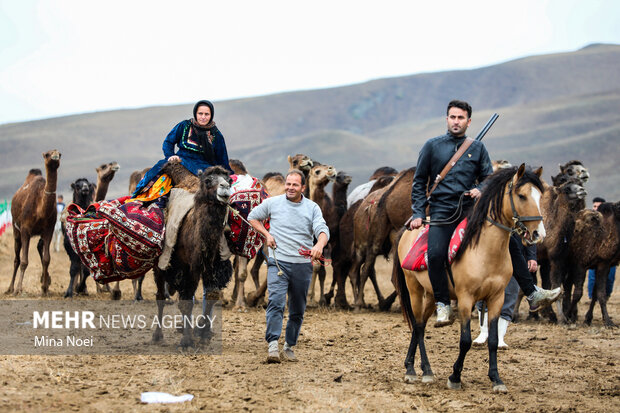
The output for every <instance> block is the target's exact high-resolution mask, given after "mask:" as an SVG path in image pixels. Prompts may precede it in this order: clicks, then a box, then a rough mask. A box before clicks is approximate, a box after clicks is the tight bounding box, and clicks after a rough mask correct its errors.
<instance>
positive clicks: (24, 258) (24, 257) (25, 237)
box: [9, 231, 30, 295]
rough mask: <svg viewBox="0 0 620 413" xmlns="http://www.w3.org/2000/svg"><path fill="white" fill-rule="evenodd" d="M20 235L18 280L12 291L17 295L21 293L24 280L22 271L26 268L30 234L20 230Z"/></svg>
mask: <svg viewBox="0 0 620 413" xmlns="http://www.w3.org/2000/svg"><path fill="white" fill-rule="evenodd" d="M21 235H22V250H21V257H20V263H19V280H18V281H17V288H15V292H14V293H13V294H14V295H19V294H21V293H22V282H23V281H24V273H25V272H26V268H28V249H29V248H30V234H24V233H23V231H22V234H21ZM11 284H12V283H11ZM11 286H12V285H11ZM9 288H10V287H9Z"/></svg>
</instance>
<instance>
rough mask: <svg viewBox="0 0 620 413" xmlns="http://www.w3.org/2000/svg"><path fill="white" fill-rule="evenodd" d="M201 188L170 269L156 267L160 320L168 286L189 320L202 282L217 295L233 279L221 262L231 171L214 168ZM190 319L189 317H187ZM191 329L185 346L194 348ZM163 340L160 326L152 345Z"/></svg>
mask: <svg viewBox="0 0 620 413" xmlns="http://www.w3.org/2000/svg"><path fill="white" fill-rule="evenodd" d="M198 179H199V185H200V188H199V190H198V191H197V192H196V197H195V199H194V207H193V208H192V209H191V210H190V211H189V212H188V214H187V215H186V216H185V218H184V220H183V223H182V225H181V227H180V228H179V233H178V238H177V244H176V246H175V249H174V252H173V254H172V258H171V261H170V267H169V268H168V269H166V270H161V269H159V267H157V266H155V268H154V274H155V283H156V285H157V295H156V297H157V308H158V317H159V318H158V319H159V320H162V316H163V310H164V300H165V283H166V282H167V283H168V284H169V286H170V290H171V292H174V291H178V292H179V310H180V311H181V314H182V315H183V317H184V319H190V317H191V314H192V308H193V297H194V294H195V293H196V288H197V287H198V283H199V282H200V280H201V279H202V283H203V285H204V286H205V287H206V289H207V291H212V292H215V291H217V292H218V297H219V291H220V290H221V289H222V288H224V287H225V286H226V284H227V283H228V281H229V280H230V275H231V272H232V268H231V267H230V261H220V260H219V242H220V238H221V236H222V234H223V232H224V218H225V217H226V215H227V214H228V207H227V205H228V199H229V197H230V193H231V192H230V183H231V179H230V177H229V175H228V171H227V170H226V169H224V168H222V167H220V166H212V167H209V168H207V169H206V170H205V171H204V172H203V173H201V175H200V177H199V178H198ZM185 317H187V318H185ZM205 327H207V328H205V329H204V330H202V333H203V334H202V338H203V339H205V338H208V334H209V333H210V331H209V330H208V324H206V325H205ZM190 329H191V328H190V326H188V325H187V324H185V323H184V326H183V337H182V339H181V343H180V344H181V346H182V347H189V346H193V343H194V340H193V337H192V334H191V331H190ZM162 339H163V333H162V330H161V327H160V326H158V327H157V328H156V329H155V331H154V332H153V342H159V341H161V340H162Z"/></svg>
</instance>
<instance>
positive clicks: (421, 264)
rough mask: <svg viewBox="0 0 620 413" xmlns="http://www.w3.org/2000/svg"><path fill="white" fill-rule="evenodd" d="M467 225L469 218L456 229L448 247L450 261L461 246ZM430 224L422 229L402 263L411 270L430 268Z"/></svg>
mask: <svg viewBox="0 0 620 413" xmlns="http://www.w3.org/2000/svg"><path fill="white" fill-rule="evenodd" d="M465 227H467V218H466V219H464V220H462V221H461V222H460V223H459V225H458V226H457V227H456V229H455V230H454V233H453V234H452V238H450V245H449V247H448V262H449V263H450V264H451V263H452V260H453V259H454V256H455V255H456V252H457V251H458V249H459V247H460V246H461V242H462V241H463V236H464V235H465ZM428 228H429V227H428V226H426V227H424V229H422V232H420V234H419V235H418V238H417V239H416V240H415V242H414V243H413V245H412V246H411V249H409V252H408V253H407V255H406V256H405V259H404V260H403V262H402V263H401V267H402V268H403V269H405V270H409V271H424V270H426V269H428V254H427V252H428Z"/></svg>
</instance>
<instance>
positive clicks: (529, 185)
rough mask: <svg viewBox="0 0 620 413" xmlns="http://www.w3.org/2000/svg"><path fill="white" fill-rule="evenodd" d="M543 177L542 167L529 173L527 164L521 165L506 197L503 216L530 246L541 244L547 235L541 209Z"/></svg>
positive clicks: (508, 186) (509, 184) (510, 183)
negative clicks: (541, 178)
mask: <svg viewBox="0 0 620 413" xmlns="http://www.w3.org/2000/svg"><path fill="white" fill-rule="evenodd" d="M541 175H542V167H540V168H538V169H536V170H535V171H529V170H526V168H525V164H521V166H520V167H519V169H518V170H517V173H516V174H515V175H514V177H513V178H512V180H511V181H510V182H509V183H508V185H507V191H505V195H504V202H503V211H502V212H503V216H504V217H506V218H508V221H510V222H511V223H512V225H511V228H512V230H513V231H514V232H516V233H517V234H519V235H520V236H521V238H522V240H523V242H524V243H525V244H529V245H531V244H536V243H538V242H541V241H542V240H543V238H544V237H545V235H546V233H545V226H544V225H543V221H542V213H541V209H540V200H541V198H542V192H543V186H542V182H541V181H540V176H541Z"/></svg>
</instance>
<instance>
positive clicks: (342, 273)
mask: <svg viewBox="0 0 620 413" xmlns="http://www.w3.org/2000/svg"><path fill="white" fill-rule="evenodd" d="M337 266H338V267H337V268H336V267H334V269H333V274H334V281H336V285H337V286H338V289H337V290H336V297H335V298H334V305H335V306H336V308H340V309H344V310H349V309H350V307H349V303H348V302H347V295H346V287H347V276H348V275H349V270H350V269H351V263H350V262H348V261H347V262H346V263H343V262H342V261H341V262H339V263H337ZM332 288H333V282H332Z"/></svg>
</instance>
